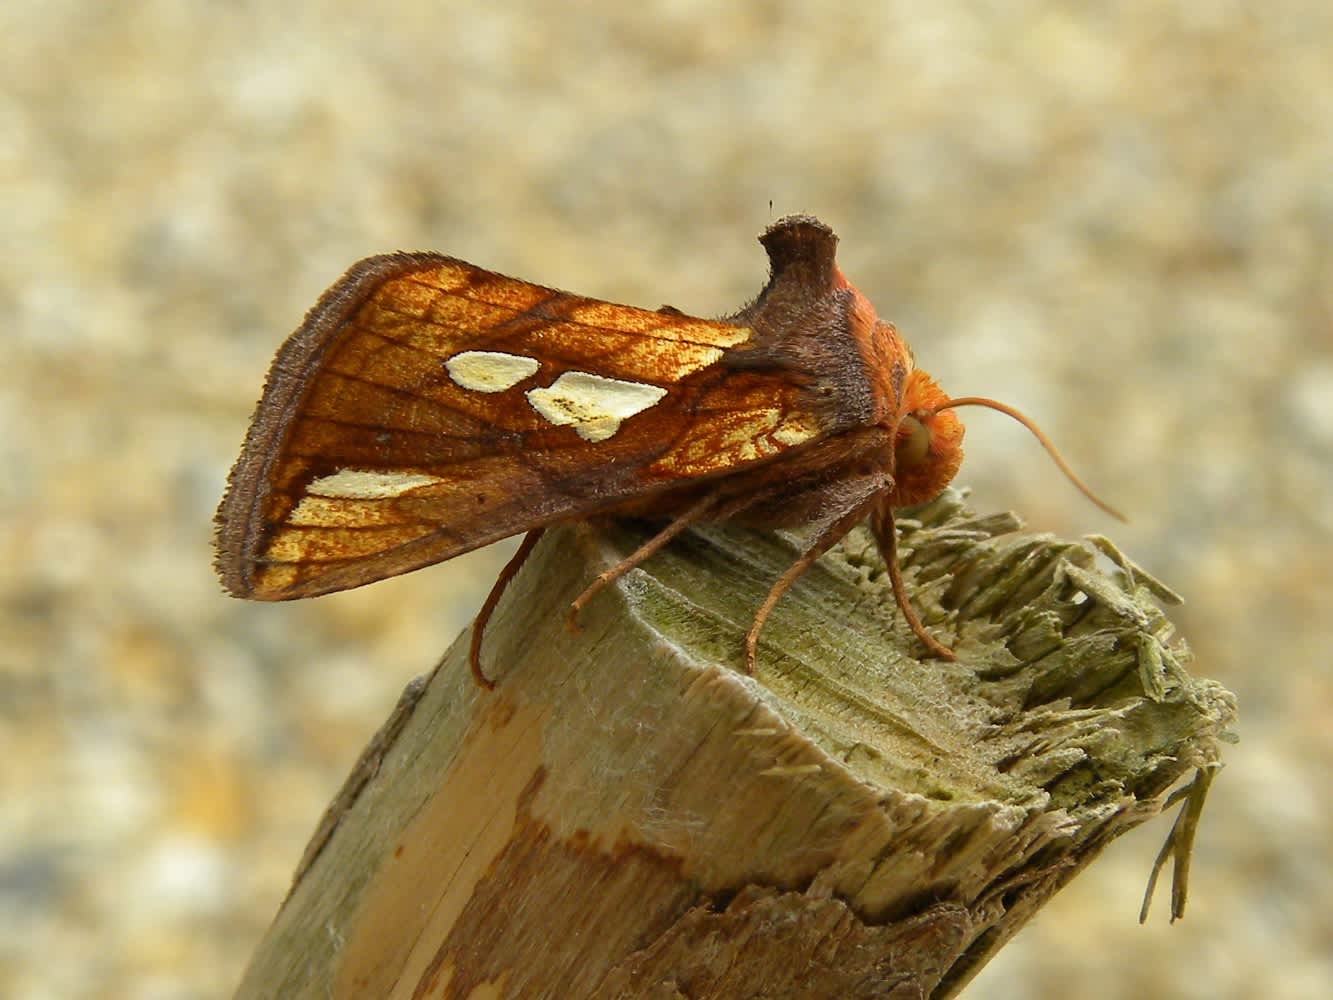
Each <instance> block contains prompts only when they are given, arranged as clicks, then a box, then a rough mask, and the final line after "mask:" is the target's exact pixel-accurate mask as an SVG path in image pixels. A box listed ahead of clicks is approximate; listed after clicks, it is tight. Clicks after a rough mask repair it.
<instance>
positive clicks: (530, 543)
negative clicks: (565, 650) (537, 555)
mask: <svg viewBox="0 0 1333 1000" xmlns="http://www.w3.org/2000/svg"><path fill="white" fill-rule="evenodd" d="M545 531H546V529H545V528H534V529H533V530H532V531H529V532H528V533H527V534H526V535H524V536H523V541H522V542H521V543H519V546H518V551H517V552H515V553H514V556H513V558H512V559H510V560H509V562H507V563H505V568H504V569H502V570H500V576H499V577H498V578H497V579H496V581H495V584H494V585H493V586H492V587H491V592H490V593H489V594H487V595H486V601H485V603H483V604H482V606H481V610H480V611H478V612H477V617H476V618H474V619H472V646H471V647H470V648H469V649H468V654H467V665H468V669H469V670H471V671H472V679H473V680H474V681H476V682H477V684H478V685H479V686H480V687H484V688H485V689H486V690H487V691H494V690H495V681H493V680H491V679H490V678H489V677H487V676H486V675H485V674H484V673H483V672H482V669H481V635H482V633H483V632H485V631H486V623H487V622H488V621H490V620H491V614H492V613H493V612H494V611H495V606H496V605H497V604H499V603H500V597H501V595H502V594H504V592H505V588H506V587H508V586H509V581H510V580H512V579H513V578H514V577H515V576H517V575H518V571H519V570H520V569H522V568H523V564H524V563H525V562H527V561H528V556H530V555H532V550H533V549H535V548H536V547H537V542H538V541H539V540H540V539H541V537H542V533H543V532H545Z"/></svg>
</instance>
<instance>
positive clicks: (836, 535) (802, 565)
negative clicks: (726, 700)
mask: <svg viewBox="0 0 1333 1000" xmlns="http://www.w3.org/2000/svg"><path fill="white" fill-rule="evenodd" d="M865 515H866V505H865V504H861V505H859V506H857V507H854V508H852V509H851V510H850V511H848V512H847V513H846V514H843V515H842V516H841V517H840V518H838V519H837V520H836V521H833V522H832V523H831V524H829V525H828V526H827V527H826V528H824V530H823V531H821V532H820V533H819V535H818V536H817V537H816V538H815V540H814V541H813V542H812V543H811V544H810V547H809V548H808V549H806V550H805V551H804V552H802V553H801V556H800V558H799V559H797V560H796V561H795V562H794V563H792V564H791V565H790V566H789V567H787V571H786V572H785V573H783V574H782V575H781V576H780V577H778V578H777V580H776V582H774V584H773V587H772V589H771V590H769V592H768V596H767V597H765V598H764V603H763V604H761V605H759V609H758V610H757V611H755V613H754V621H752V622H751V623H750V631H749V632H747V633H745V672H746V673H747V674H753V673H754V661H755V650H756V648H757V647H758V645H759V633H760V631H762V630H763V627H764V622H765V621H767V620H768V616H769V615H770V614H771V613H772V611H773V609H774V608H775V607H777V603H778V601H780V600H782V595H783V594H785V593H786V592H787V590H788V589H789V588H790V587H791V585H792V584H793V583H795V582H796V581H797V580H798V579H800V577H801V575H802V574H803V573H805V571H806V570H808V569H809V568H810V567H811V566H813V565H814V564H815V562H816V560H818V559H819V557H820V556H822V555H823V554H824V553H825V552H827V551H828V550H829V549H831V548H833V546H835V545H837V544H838V542H840V541H841V540H842V539H843V537H844V536H846V534H847V532H849V531H851V530H852V529H853V528H855V527H856V525H857V524H858V523H859V522H860V521H861V519H862V518H863V517H865Z"/></svg>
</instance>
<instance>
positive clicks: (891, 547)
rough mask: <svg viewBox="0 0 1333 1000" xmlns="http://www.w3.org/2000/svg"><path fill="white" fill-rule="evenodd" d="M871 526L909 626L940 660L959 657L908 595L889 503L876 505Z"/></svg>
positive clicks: (899, 605)
mask: <svg viewBox="0 0 1333 1000" xmlns="http://www.w3.org/2000/svg"><path fill="white" fill-rule="evenodd" d="M870 529H871V533H872V534H873V535H874V536H875V543H876V544H877V545H878V547H879V554H880V557H881V558H882V559H883V560H884V565H885V566H886V567H887V568H888V571H889V582H890V583H891V584H893V599H894V600H895V601H896V602H897V603H898V610H900V611H901V612H902V613H903V618H904V619H905V620H906V621H907V627H908V628H910V629H911V630H912V634H913V635H915V636H916V637H917V638H918V639H920V640H921V641H922V642H923V643H924V644H925V647H926V650H927V652H929V653H930V654H931V655H932V656H937V657H939V658H940V659H941V660H956V659H957V658H958V657H957V656H955V655H954V651H953V650H952V649H950V648H949V647H948V646H946V645H944V643H942V642H940V641H939V640H938V639H936V638H935V637H934V636H933V635H931V634H930V633H929V632H928V631H926V626H925V625H924V624H922V622H921V619H920V618H918V617H917V614H916V609H915V608H913V607H912V602H911V601H910V600H909V599H908V597H907V587H906V585H905V584H904V583H903V574H902V570H900V569H899V568H898V529H897V527H896V526H895V525H894V523H893V508H892V507H890V506H889V505H888V504H887V503H880V504H879V505H877V506H876V507H875V510H874V513H873V514H872V516H871V518H870Z"/></svg>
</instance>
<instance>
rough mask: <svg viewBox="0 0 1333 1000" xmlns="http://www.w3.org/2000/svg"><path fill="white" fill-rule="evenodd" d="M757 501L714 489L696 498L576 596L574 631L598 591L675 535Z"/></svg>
mask: <svg viewBox="0 0 1333 1000" xmlns="http://www.w3.org/2000/svg"><path fill="white" fill-rule="evenodd" d="M753 502H754V498H753V497H749V496H745V497H733V498H732V500H731V502H729V503H727V502H723V501H722V500H721V499H720V498H719V497H718V495H717V494H716V493H710V494H708V495H707V496H705V497H702V498H700V499H699V500H696V501H695V502H694V503H693V504H691V505H690V506H689V507H686V508H685V510H684V511H682V512H681V514H680V515H679V516H678V517H676V518H674V519H673V520H672V521H671V523H670V524H668V525H667V526H666V527H665V528H663V529H662V530H661V531H659V532H658V533H657V534H655V535H653V537H652V538H650V539H648V541H646V542H644V543H643V544H642V545H640V546H639V547H638V548H637V549H635V550H634V551H633V552H631V553H630V554H629V555H627V556H626V557H625V558H624V559H622V560H620V562H618V563H616V564H615V565H614V566H612V567H611V568H610V569H608V570H606V571H605V572H603V573H601V574H600V575H598V577H597V579H595V580H593V581H592V583H590V584H588V586H587V587H585V588H584V590H583V593H581V594H579V596H578V597H576V598H574V602H573V603H572V604H571V605H570V606H569V618H568V620H567V621H566V624H567V625H568V627H569V630H570V631H571V632H577V631H578V628H579V623H578V617H579V612H580V611H582V610H583V608H584V606H585V605H587V603H588V602H589V601H591V600H592V599H593V598H594V597H596V596H597V594H598V592H599V591H601V590H602V588H603V587H605V586H606V585H607V584H610V583H614V582H615V581H616V580H619V579H620V578H621V577H622V576H624V575H625V574H626V573H628V572H629V571H630V570H632V569H633V568H634V567H635V566H638V565H639V564H640V563H642V562H644V561H645V560H647V559H648V558H650V557H651V556H652V555H653V554H654V553H655V552H657V551H658V550H659V549H661V548H662V547H663V546H665V545H666V544H667V543H668V542H670V541H671V540H672V539H673V538H675V537H676V536H677V535H679V534H680V533H681V532H682V531H684V530H685V529H686V528H688V527H689V526H690V525H692V524H697V523H698V522H699V521H702V520H703V519H704V518H706V517H712V518H713V519H714V520H725V519H726V518H728V517H731V516H732V515H734V514H736V513H737V512H738V511H740V510H742V509H743V508H745V507H748V506H749V505H750V504H752V503H753Z"/></svg>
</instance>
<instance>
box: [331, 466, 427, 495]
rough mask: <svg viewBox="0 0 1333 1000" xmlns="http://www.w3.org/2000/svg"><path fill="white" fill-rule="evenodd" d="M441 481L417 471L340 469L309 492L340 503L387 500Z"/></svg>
mask: <svg viewBox="0 0 1333 1000" xmlns="http://www.w3.org/2000/svg"><path fill="white" fill-rule="evenodd" d="M438 482H441V480H440V479H439V478H437V477H436V476H423V475H421V474H419V473H416V472H367V471H365V470H363V469H339V470H338V471H337V472H335V473H334V474H333V475H331V476H323V477H321V478H319V479H316V480H315V481H314V482H313V483H311V484H310V485H309V486H307V487H306V492H307V493H311V494H314V495H315V496H321V497H336V498H338V499H340V500H387V499H389V498H390V497H397V496H402V495H403V494H404V493H407V492H408V491H409V490H414V489H416V488H417V487H418V486H429V485H430V484H431V483H438Z"/></svg>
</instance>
